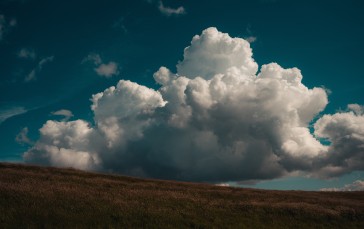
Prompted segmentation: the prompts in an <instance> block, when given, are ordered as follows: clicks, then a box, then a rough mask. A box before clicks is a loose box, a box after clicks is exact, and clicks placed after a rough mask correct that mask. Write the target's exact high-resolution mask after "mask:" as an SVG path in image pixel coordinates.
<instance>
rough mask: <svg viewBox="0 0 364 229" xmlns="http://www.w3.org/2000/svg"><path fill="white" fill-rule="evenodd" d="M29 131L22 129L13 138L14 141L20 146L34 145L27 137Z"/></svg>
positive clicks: (26, 128) (25, 128)
mask: <svg viewBox="0 0 364 229" xmlns="http://www.w3.org/2000/svg"><path fill="white" fill-rule="evenodd" d="M28 132H29V129H28V127H24V128H23V129H22V130H21V131H20V132H19V134H18V135H16V137H15V141H16V142H17V143H19V144H21V145H34V142H33V141H32V140H30V138H29V137H28Z"/></svg>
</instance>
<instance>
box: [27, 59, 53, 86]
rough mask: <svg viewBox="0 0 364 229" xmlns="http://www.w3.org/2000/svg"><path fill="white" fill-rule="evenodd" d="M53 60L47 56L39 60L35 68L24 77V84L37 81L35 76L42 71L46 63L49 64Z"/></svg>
mask: <svg viewBox="0 0 364 229" xmlns="http://www.w3.org/2000/svg"><path fill="white" fill-rule="evenodd" d="M53 60H54V56H48V57H46V58H43V59H41V60H40V61H39V62H38V64H37V66H36V67H35V68H34V69H33V70H32V71H30V73H29V74H28V75H27V76H26V77H25V79H24V82H26V83H28V82H30V81H35V80H37V75H38V74H39V73H40V72H41V71H42V69H43V67H44V65H46V64H47V63H50V62H52V61H53Z"/></svg>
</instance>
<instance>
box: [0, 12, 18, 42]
mask: <svg viewBox="0 0 364 229" xmlns="http://www.w3.org/2000/svg"><path fill="white" fill-rule="evenodd" d="M16 24H17V21H16V19H15V18H13V19H10V20H9V19H6V18H5V16H4V15H3V14H0V41H1V40H2V39H3V38H4V35H5V34H6V33H7V32H8V31H9V30H10V29H11V28H12V27H14V26H16Z"/></svg>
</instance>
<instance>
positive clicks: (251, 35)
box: [244, 24, 257, 43]
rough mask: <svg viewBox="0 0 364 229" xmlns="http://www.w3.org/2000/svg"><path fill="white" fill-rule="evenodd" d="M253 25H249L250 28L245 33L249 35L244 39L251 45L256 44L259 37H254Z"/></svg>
mask: <svg viewBox="0 0 364 229" xmlns="http://www.w3.org/2000/svg"><path fill="white" fill-rule="evenodd" d="M251 27H252V26H251V24H248V26H247V27H246V29H245V33H246V34H247V35H246V36H244V39H245V40H246V41H247V42H249V43H254V42H255V41H256V40H257V37H256V36H254V35H253V31H252V28H251Z"/></svg>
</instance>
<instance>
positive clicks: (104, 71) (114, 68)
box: [82, 53, 119, 78]
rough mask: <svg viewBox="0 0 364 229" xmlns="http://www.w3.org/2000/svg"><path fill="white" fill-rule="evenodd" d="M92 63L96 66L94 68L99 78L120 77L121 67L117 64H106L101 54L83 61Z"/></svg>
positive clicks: (90, 55) (92, 55)
mask: <svg viewBox="0 0 364 229" xmlns="http://www.w3.org/2000/svg"><path fill="white" fill-rule="evenodd" d="M88 61H91V62H93V64H94V65H95V66H96V68H94V70H95V72H96V73H97V74H98V75H99V76H104V77H106V78H110V77H112V76H114V75H119V66H118V64H117V63H116V62H113V61H110V62H109V63H107V64H105V63H104V62H103V61H102V59H101V57H100V55H99V54H95V53H91V54H89V55H88V56H87V57H86V58H84V59H83V60H82V63H85V62H88Z"/></svg>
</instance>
